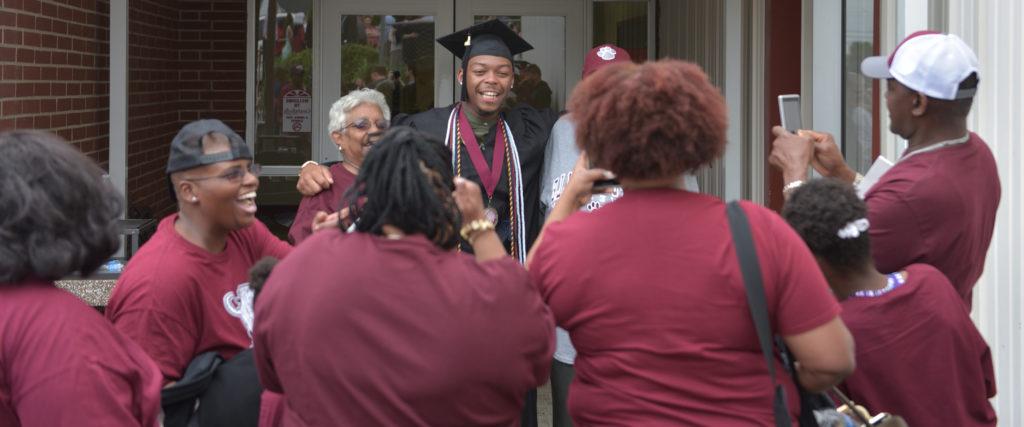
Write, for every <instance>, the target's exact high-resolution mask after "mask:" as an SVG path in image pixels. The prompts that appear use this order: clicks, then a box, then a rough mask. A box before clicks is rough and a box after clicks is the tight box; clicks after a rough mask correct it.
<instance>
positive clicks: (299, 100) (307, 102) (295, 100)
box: [281, 90, 313, 133]
mask: <svg viewBox="0 0 1024 427" xmlns="http://www.w3.org/2000/svg"><path fill="white" fill-rule="evenodd" d="M312 99H313V98H312V97H310V96H309V92H306V91H304V90H292V91H288V93H286V94H284V100H283V101H282V104H283V108H282V110H283V111H284V113H283V117H282V121H281V128H282V130H283V131H285V132H291V133H299V132H306V133H308V132H310V130H311V129H312V127H313V102H312Z"/></svg>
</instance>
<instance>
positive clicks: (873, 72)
mask: <svg viewBox="0 0 1024 427" xmlns="http://www.w3.org/2000/svg"><path fill="white" fill-rule="evenodd" d="M860 72H861V73H863V74H864V75H865V76H868V77H870V78H873V79H891V78H892V74H890V73H889V58H887V57H884V56H869V57H867V58H864V61H862V62H861V63H860Z"/></svg>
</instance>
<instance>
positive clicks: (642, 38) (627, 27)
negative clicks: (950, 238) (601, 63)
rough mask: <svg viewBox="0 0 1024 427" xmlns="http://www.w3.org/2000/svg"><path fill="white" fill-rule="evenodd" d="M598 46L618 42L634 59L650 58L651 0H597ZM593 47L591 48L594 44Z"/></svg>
mask: <svg viewBox="0 0 1024 427" xmlns="http://www.w3.org/2000/svg"><path fill="white" fill-rule="evenodd" d="M593 27H594V46H598V45H602V44H609V43H610V44H614V45H616V46H618V47H621V48H623V49H625V50H626V51H627V52H629V56H630V57H631V58H632V59H633V62H637V63H640V62H643V61H646V60H647V47H648V44H647V2H646V1H600V2H594V22H593ZM594 46H591V47H594Z"/></svg>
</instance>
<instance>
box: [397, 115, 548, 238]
mask: <svg viewBox="0 0 1024 427" xmlns="http://www.w3.org/2000/svg"><path fill="white" fill-rule="evenodd" d="M453 108H455V104H453V105H449V106H447V107H444V108H434V109H432V110H428V111H424V112H422V113H417V114H413V115H411V116H410V115H400V116H397V117H395V125H404V126H410V127H412V128H415V129H417V130H420V131H422V132H426V133H428V134H431V135H433V136H435V137H437V139H439V140H444V137H445V131H446V130H447V126H448V118H449V117H450V116H451V113H452V109H453ZM504 117H505V120H506V121H508V126H509V128H510V129H512V138H514V139H515V142H516V149H517V150H518V153H519V164H520V167H521V168H522V180H523V210H524V212H523V215H524V216H525V217H526V218H525V220H526V230H525V231H526V248H527V250H529V248H530V247H532V246H533V241H534V240H535V239H536V238H537V235H538V234H539V233H540V229H541V226H542V225H543V220H544V216H543V214H542V213H541V210H540V177H541V169H542V166H543V165H544V148H545V146H546V145H547V142H548V136H549V134H550V133H551V127H552V126H554V124H555V121H556V120H558V114H557V113H556V112H553V111H551V110H550V109H544V110H537V109H535V108H533V107H531V106H529V105H527V104H519V105H517V106H515V107H513V108H511V109H509V110H506V111H505V112H504ZM497 132H498V128H497V126H491V128H490V130H488V132H487V136H486V137H485V139H484V141H485V142H484V146H485V147H486V149H485V150H484V158H485V159H486V160H487V164H488V165H490V163H491V161H492V157H491V156H493V155H494V141H495V137H496V136H497ZM458 148H459V150H461V153H460V155H461V156H462V176H463V177H464V178H466V179H469V180H472V181H473V182H476V183H477V184H478V185H480V189H481V193H482V194H483V198H484V204H485V207H486V204H487V203H488V199H487V194H486V191H484V189H483V183H482V182H481V181H480V175H479V174H478V173H477V171H476V168H474V167H473V162H472V160H470V158H469V152H467V151H466V147H465V146H463V145H461V144H460V145H459V147H458ZM505 163H506V164H505V165H502V169H501V179H500V180H499V182H498V185H497V187H496V188H495V189H494V196H493V198H492V199H491V201H490V203H491V207H493V208H494V209H495V210H496V211H497V212H498V227H497V228H498V235H499V236H500V237H501V239H502V241H503V242H504V243H505V248H506V249H509V248H510V245H511V242H512V240H511V236H512V234H511V230H510V221H509V214H510V212H509V204H508V202H509V183H508V166H507V165H508V162H507V161H506V162H505ZM467 249H469V248H468V245H463V250H467Z"/></svg>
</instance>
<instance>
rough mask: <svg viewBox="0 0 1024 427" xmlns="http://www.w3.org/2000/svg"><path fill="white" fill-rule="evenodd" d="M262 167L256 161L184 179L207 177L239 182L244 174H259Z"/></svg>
mask: <svg viewBox="0 0 1024 427" xmlns="http://www.w3.org/2000/svg"><path fill="white" fill-rule="evenodd" d="M261 169H263V167H262V166H260V165H259V164H258V163H250V164H249V166H248V167H246V168H243V167H241V166H235V167H233V168H231V169H229V170H228V171H227V172H225V173H222V174H220V175H215V176H203V177H199V178H185V180H186V181H205V180H207V179H223V180H225V181H228V182H230V183H232V184H240V183H241V182H242V180H244V179H245V175H246V174H249V173H251V174H253V175H255V176H256V177H259V176H260V170H261Z"/></svg>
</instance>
